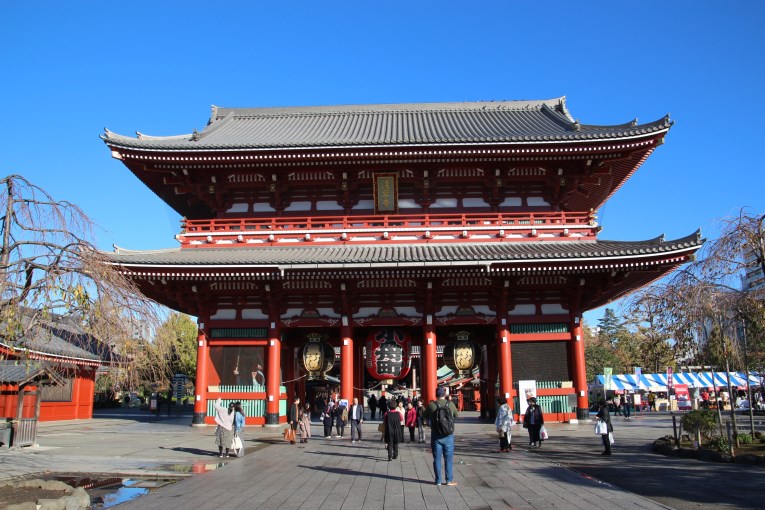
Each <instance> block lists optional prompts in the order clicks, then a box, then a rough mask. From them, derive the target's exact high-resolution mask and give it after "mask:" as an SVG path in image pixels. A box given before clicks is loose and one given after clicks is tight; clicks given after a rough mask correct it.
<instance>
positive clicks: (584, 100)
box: [0, 0, 765, 322]
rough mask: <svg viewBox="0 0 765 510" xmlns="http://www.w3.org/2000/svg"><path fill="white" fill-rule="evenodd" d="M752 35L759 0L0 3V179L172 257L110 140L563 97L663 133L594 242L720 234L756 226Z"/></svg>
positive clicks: (573, 106)
mask: <svg viewBox="0 0 765 510" xmlns="http://www.w3.org/2000/svg"><path fill="white" fill-rule="evenodd" d="M261 4H262V5H261ZM764 26H765V2H761V1H752V2H744V1H730V2H720V1H698V0H697V1H681V0H677V1H670V2H614V1H587V2H582V1H573V0H572V1H568V2H563V1H560V2H552V1H534V2H509V1H499V2H493V1H492V2H465V1H460V2H457V1H438V2H434V1H417V2H413V1H384V2H382V1H381V2H366V1H362V2H358V1H355V2H352V1H324V2H317V1H312V2H301V1H283V2H252V1H242V2H237V1H219V2H201V1H193V0H184V1H169V0H163V1H156V0H151V1H149V0H138V1H131V2H99V3H96V2H88V1H84V0H81V1H70V2H53V1H42V2H28V1H26V0H23V1H22V0H5V1H3V2H2V3H1V4H0V64H1V65H0V73H2V77H1V78H0V101H2V113H3V114H4V118H5V120H4V121H3V122H2V124H1V125H0V173H2V174H3V175H7V174H11V173H18V174H21V175H23V176H25V177H26V178H28V179H29V180H31V181H32V182H34V183H35V184H37V185H39V186H42V187H43V188H45V189H46V190H47V191H49V192H50V193H51V194H52V195H53V196H54V197H55V198H57V199H60V200H69V201H71V202H74V203H77V204H78V205H80V207H82V209H83V210H84V211H85V212H86V213H87V214H88V215H89V216H91V218H92V219H93V220H94V221H95V222H96V223H97V224H98V225H99V226H100V227H101V228H102V231H101V232H100V233H99V245H100V247H101V248H103V249H110V248H111V246H112V244H117V245H119V246H122V247H125V248H132V249H155V248H167V247H172V246H176V243H175V241H174V239H173V236H174V235H175V234H176V233H177V232H178V225H179V223H178V222H179V218H178V217H177V215H176V214H175V213H174V212H173V211H172V210H171V209H169V208H168V207H167V206H165V205H164V203H163V202H161V201H160V200H159V199H158V198H157V197H156V196H155V195H154V194H152V193H151V192H150V191H148V189H147V188H145V187H144V185H143V184H142V183H141V182H140V181H138V180H137V179H136V178H135V177H133V176H132V174H131V173H130V172H129V171H128V170H127V169H126V168H125V167H124V166H123V165H122V164H121V163H120V162H118V161H116V160H113V159H111V157H110V155H109V151H108V150H107V148H106V146H105V145H104V144H103V142H102V141H101V140H99V138H98V136H99V135H100V134H101V133H102V130H103V128H104V127H107V128H109V129H110V130H112V131H115V132H117V133H120V134H126V135H130V134H133V133H134V132H135V131H141V132H142V133H146V134H150V135H177V134H184V133H190V132H191V131H192V130H193V129H198V130H201V129H202V128H203V127H204V125H205V123H206V122H207V119H208V118H209V114H210V106H211V105H213V104H215V105H219V106H225V107H260V106H298V105H336V104H358V103H399V102H436V101H475V100H511V99H548V98H553V97H559V96H566V97H567V104H568V107H569V109H570V111H571V113H572V115H573V116H574V117H575V118H577V119H579V120H580V121H581V122H582V123H587V124H615V123H623V122H628V121H630V120H632V119H633V118H636V117H637V118H638V120H639V121H640V122H649V121H653V120H655V119H658V118H660V117H663V116H664V115H665V114H667V113H669V114H670V115H671V118H672V119H673V120H674V121H675V126H674V127H673V128H672V130H671V131H670V133H669V135H668V137H667V140H666V141H667V143H666V144H665V145H664V146H662V147H659V148H658V149H657V151H656V152H655V153H654V154H653V156H652V157H651V158H649V160H648V161H647V163H646V164H644V165H643V167H641V169H640V170H639V171H638V172H637V173H636V174H635V176H634V177H633V178H632V179H631V180H630V181H628V182H627V184H626V185H625V186H624V187H623V188H622V189H620V190H619V191H618V192H617V193H616V195H615V196H614V197H613V198H612V199H611V200H610V201H609V202H608V203H607V205H606V206H605V207H604V208H603V209H601V211H600V212H599V221H600V223H601V225H602V226H603V231H602V232H601V235H600V238H601V239H613V240H641V239H649V238H653V237H656V236H658V235H660V234H662V233H664V234H666V236H667V238H670V239H672V238H677V237H681V236H685V235H687V234H689V233H691V232H693V231H695V230H696V229H697V228H701V229H702V231H703V233H704V234H705V235H706V236H707V237H710V236H712V237H713V236H714V235H715V234H716V231H717V224H716V221H717V220H718V219H719V218H721V217H724V216H727V215H730V214H732V213H734V212H735V211H736V210H737V209H738V208H740V207H742V206H750V207H753V208H754V209H755V210H756V211H758V212H760V213H763V212H765V199H763V192H762V191H763V187H762V175H763V162H762V157H761V155H762V148H763V146H764V144H763V141H762V139H761V138H760V137H761V136H762V133H763V131H762V129H761V126H760V125H761V123H762V122H763V119H765V98H763V92H765V83H764V81H765V74H764V73H763V71H764V70H765V29H763V27H764ZM758 154H760V156H758ZM601 313H602V310H601V311H596V312H594V313H590V314H587V316H586V317H587V319H588V320H589V321H590V322H596V320H597V317H599V315H600V314H601Z"/></svg>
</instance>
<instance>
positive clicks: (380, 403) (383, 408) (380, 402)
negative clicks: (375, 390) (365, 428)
mask: <svg viewBox="0 0 765 510" xmlns="http://www.w3.org/2000/svg"><path fill="white" fill-rule="evenodd" d="M377 409H379V410H380V419H381V420H382V417H383V413H387V412H388V400H387V399H386V398H385V395H380V398H378V399H377Z"/></svg>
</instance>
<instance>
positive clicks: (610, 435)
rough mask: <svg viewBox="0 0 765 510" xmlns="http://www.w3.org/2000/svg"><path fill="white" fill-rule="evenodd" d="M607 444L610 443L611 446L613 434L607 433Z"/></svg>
mask: <svg viewBox="0 0 765 510" xmlns="http://www.w3.org/2000/svg"><path fill="white" fill-rule="evenodd" d="M608 442H609V443H611V444H614V433H613V432H609V433H608Z"/></svg>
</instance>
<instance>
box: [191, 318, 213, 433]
mask: <svg viewBox="0 0 765 510" xmlns="http://www.w3.org/2000/svg"><path fill="white" fill-rule="evenodd" d="M209 363H210V346H209V343H208V341H207V335H205V332H204V331H203V330H202V328H201V327H200V328H199V332H198V334H197V377H196V382H195V384H194V390H195V391H194V417H193V418H192V420H191V425H192V426H193V425H204V423H205V416H207V385H208V380H207V368H208V365H209Z"/></svg>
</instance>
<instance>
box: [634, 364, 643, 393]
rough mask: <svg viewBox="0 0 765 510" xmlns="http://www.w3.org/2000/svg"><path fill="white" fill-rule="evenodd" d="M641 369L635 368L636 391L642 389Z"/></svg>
mask: <svg viewBox="0 0 765 510" xmlns="http://www.w3.org/2000/svg"><path fill="white" fill-rule="evenodd" d="M642 378H643V369H642V368H640V367H635V381H637V389H638V390H641V389H643V381H642Z"/></svg>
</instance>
